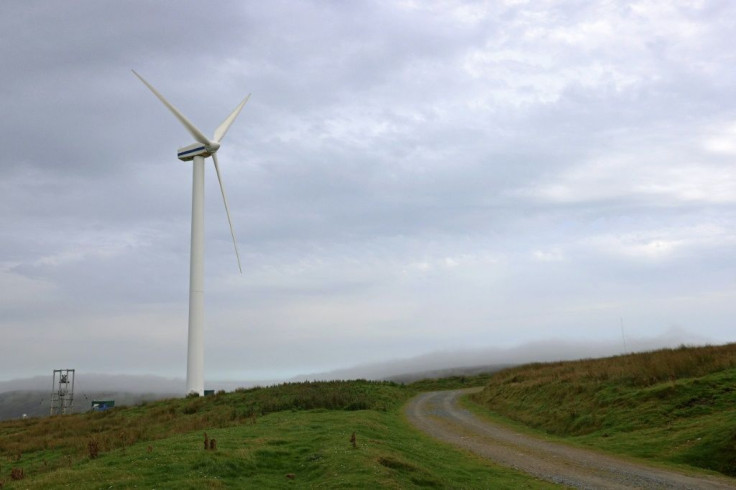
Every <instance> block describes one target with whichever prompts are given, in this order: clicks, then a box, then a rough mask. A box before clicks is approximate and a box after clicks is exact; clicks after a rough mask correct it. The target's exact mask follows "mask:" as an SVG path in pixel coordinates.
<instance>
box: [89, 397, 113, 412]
mask: <svg viewBox="0 0 736 490" xmlns="http://www.w3.org/2000/svg"><path fill="white" fill-rule="evenodd" d="M114 406H115V400H92V411H93V412H102V411H103V410H107V409H108V408H112V407H114Z"/></svg>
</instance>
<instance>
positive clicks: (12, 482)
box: [0, 381, 552, 489]
mask: <svg viewBox="0 0 736 490" xmlns="http://www.w3.org/2000/svg"><path fill="white" fill-rule="evenodd" d="M458 383H460V381H458ZM416 392H417V391H416V389H415V388H412V387H410V386H402V385H398V384H394V383H384V382H369V381H335V382H316V383H292V384H284V385H280V386H273V387H267V388H253V389H248V390H238V391H236V392H233V393H224V392H223V393H218V394H216V395H215V396H209V397H195V398H186V399H175V400H166V401H160V402H152V403H147V404H142V405H139V406H135V407H119V408H115V409H112V410H109V411H106V412H97V413H88V414H80V415H68V416H63V417H47V418H39V419H30V420H15V421H7V422H3V423H0V456H1V457H0V483H1V484H3V485H4V488H44V489H45V488H61V487H64V488H69V487H73V488H82V489H85V488H121V487H123V488H133V487H140V488H176V489H180V488H193V489H194V488H284V487H285V486H290V485H291V486H294V485H295V486H296V487H298V488H312V487H322V488H414V487H435V488H552V485H548V484H546V483H543V482H538V481H535V480H533V479H531V478H530V477H528V476H525V475H521V474H519V473H517V472H515V471H513V470H510V469H503V468H499V467H496V466H493V465H490V464H488V463H487V462H484V461H482V460H480V459H479V458H476V457H474V456H469V455H467V454H464V453H462V452H459V451H453V450H451V449H448V448H447V447H446V446H445V445H443V444H441V443H439V442H436V441H434V440H432V439H430V438H429V437H427V436H424V435H423V434H421V433H419V432H418V431H417V430H415V429H413V428H410V427H409V426H408V424H407V423H406V421H405V419H404V418H403V415H402V414H401V406H402V405H403V403H404V402H405V401H406V400H408V398H409V397H411V396H413V395H414V394H416ZM205 433H206V437H207V439H208V441H209V443H210V445H213V444H214V449H207V450H205V449H204V438H205ZM353 435H355V437H354V438H353ZM213 439H214V440H215V441H216V443H212V442H211V441H212V440H213ZM0 486H2V485H0Z"/></svg>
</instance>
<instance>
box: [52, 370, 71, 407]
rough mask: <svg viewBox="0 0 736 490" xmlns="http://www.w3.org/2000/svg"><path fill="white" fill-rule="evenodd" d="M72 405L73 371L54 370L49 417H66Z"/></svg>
mask: <svg viewBox="0 0 736 490" xmlns="http://www.w3.org/2000/svg"><path fill="white" fill-rule="evenodd" d="M73 404H74V369H54V377H53V381H52V383H51V412H50V415H66V414H68V413H70V412H71V410H72V405H73Z"/></svg>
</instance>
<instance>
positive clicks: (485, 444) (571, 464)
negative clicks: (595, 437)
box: [405, 390, 736, 489]
mask: <svg viewBox="0 0 736 490" xmlns="http://www.w3.org/2000/svg"><path fill="white" fill-rule="evenodd" d="M469 391H472V390H456V391H436V392H431V393H424V394H421V395H419V396H417V397H415V398H414V399H412V400H411V401H410V402H409V404H408V405H407V406H406V409H405V413H406V415H407V417H408V418H409V421H410V422H411V423H412V424H413V425H414V426H416V427H417V428H418V429H421V430H422V431H424V432H426V433H427V434H429V435H431V436H433V437H435V438H437V439H439V440H441V441H444V442H447V443H449V444H452V445H454V446H458V447H460V448H463V449H467V450H469V451H472V452H474V453H476V454H478V455H480V456H482V457H484V458H487V459H490V460H492V461H494V462H496V463H498V464H501V465H504V466H510V467H512V468H516V469H517V470H520V471H523V472H526V473H529V474H531V475H533V476H535V477H537V478H540V479H542V480H547V481H551V482H554V483H559V484H562V485H565V486H568V487H574V488H676V489H681V488H692V489H711V488H736V479H730V478H726V477H712V476H690V475H686V474H684V473H679V472H676V471H671V470H664V469H661V468H655V467H651V466H647V465H645V464H643V463H639V462H632V461H630V460H626V459H623V458H618V457H615V456H611V455H607V454H603V453H599V452H595V451H592V450H590V451H588V450H584V449H578V448H573V447H570V446H566V445H563V444H558V443H552V442H549V441H546V440H544V439H540V438H536V437H532V436H529V435H524V434H519V433H517V432H515V431H513V430H512V429H508V428H505V427H503V426H500V425H496V424H494V423H492V422H489V421H486V420H481V419H479V418H478V417H476V416H475V415H473V414H471V413H470V412H469V411H467V410H465V409H463V408H461V407H460V406H459V405H458V403H457V402H458V397H459V396H461V395H462V394H464V393H468V392H469Z"/></svg>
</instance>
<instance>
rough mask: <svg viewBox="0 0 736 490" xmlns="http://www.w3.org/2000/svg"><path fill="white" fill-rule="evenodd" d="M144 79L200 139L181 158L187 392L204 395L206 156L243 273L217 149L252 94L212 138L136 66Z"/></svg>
mask: <svg viewBox="0 0 736 490" xmlns="http://www.w3.org/2000/svg"><path fill="white" fill-rule="evenodd" d="M132 71H133V74H135V76H137V77H138V78H139V79H140V81H141V82H143V83H144V84H145V86H146V87H148V88H149V89H150V90H151V92H153V95H155V96H156V97H158V99H159V100H160V101H161V102H163V104H164V105H165V106H166V107H167V108H168V109H169V110H170V111H171V113H172V114H174V116H175V117H176V118H177V119H178V120H179V122H180V123H182V125H184V127H185V128H186V129H187V131H189V134H191V135H192V137H193V138H194V139H195V140H196V141H197V142H196V143H194V144H191V145H189V146H185V147H183V148H179V150H178V151H177V154H178V157H179V160H182V161H193V167H194V170H193V178H192V248H191V256H190V263H189V338H188V347H187V394H190V393H198V394H199V395H200V396H202V395H204V160H205V158H207V157H212V161H213V162H214V164H215V172H216V173H217V180H218V181H219V182H220V191H222V201H223V202H224V203H225V213H226V214H227V221H228V224H229V225H230V235H232V237H233V247H234V248H235V257H236V258H237V260H238V270H240V273H241V274H242V273H243V269H242V268H241V266H240V255H239V254H238V244H237V242H236V240H235V232H234V231H233V222H232V220H231V219H230V209H229V208H228V205H227V197H226V196H225V187H224V186H223V184H222V176H221V174H220V166H219V165H218V164H217V150H219V149H220V141H222V138H223V137H224V136H225V133H227V130H228V129H230V126H231V125H232V123H233V122H234V121H235V118H237V117H238V114H240V111H241V110H242V109H243V106H244V105H245V103H246V102H248V98H249V97H250V94H248V95H247V96H246V97H245V98H244V99H243V101H242V102H241V103H240V104H238V106H237V107H236V108H235V109H234V110H233V111H232V112H231V113H230V115H229V116H227V117H226V118H225V120H224V121H223V122H222V123H221V124H220V125H219V126H218V127H217V129H215V133H214V136H213V137H212V139H211V140H210V139H208V138H207V137H206V136H205V135H204V134H203V133H202V132H201V131H200V130H199V129H197V127H196V126H195V125H194V124H192V123H191V122H190V121H189V119H187V118H186V117H184V115H183V114H182V113H181V112H179V110H178V109H177V108H176V107H174V106H173V105H171V103H169V101H168V100H166V99H165V98H164V96H163V95H161V94H160V93H159V92H158V90H156V89H155V88H153V85H151V84H150V83H148V82H147V81H146V80H145V79H144V78H143V77H142V76H140V75H139V74H138V73H136V71H135V70H132Z"/></svg>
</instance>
